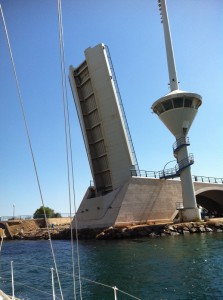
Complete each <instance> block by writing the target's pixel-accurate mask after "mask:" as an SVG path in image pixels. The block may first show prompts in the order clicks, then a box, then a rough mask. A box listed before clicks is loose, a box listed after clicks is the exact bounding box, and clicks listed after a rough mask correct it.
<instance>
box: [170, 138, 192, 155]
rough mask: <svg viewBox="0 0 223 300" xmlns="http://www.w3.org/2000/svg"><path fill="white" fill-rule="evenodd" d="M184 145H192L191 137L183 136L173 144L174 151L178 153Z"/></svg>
mask: <svg viewBox="0 0 223 300" xmlns="http://www.w3.org/2000/svg"><path fill="white" fill-rule="evenodd" d="M183 146H190V141H189V137H181V138H179V139H177V140H176V142H175V143H174V144H173V152H174V153H177V152H178V151H179V149H180V148H182V147H183Z"/></svg>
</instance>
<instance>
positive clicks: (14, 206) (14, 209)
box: [13, 203, 15, 220]
mask: <svg viewBox="0 0 223 300" xmlns="http://www.w3.org/2000/svg"><path fill="white" fill-rule="evenodd" d="M13 220H15V204H14V203H13Z"/></svg>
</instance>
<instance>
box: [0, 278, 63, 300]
mask: <svg viewBox="0 0 223 300" xmlns="http://www.w3.org/2000/svg"><path fill="white" fill-rule="evenodd" d="M0 279H3V280H4V281H9V280H8V279H7V278H5V277H0ZM16 285H22V286H25V287H27V288H29V289H31V290H34V291H37V292H40V293H42V294H46V295H49V296H53V295H52V294H51V293H48V292H46V291H42V290H40V289H37V288H34V287H33V286H30V285H27V284H25V283H23V282H20V281H17V280H16ZM55 297H56V299H62V298H59V297H57V296H55Z"/></svg>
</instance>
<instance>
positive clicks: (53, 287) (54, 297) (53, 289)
mask: <svg viewBox="0 0 223 300" xmlns="http://www.w3.org/2000/svg"><path fill="white" fill-rule="evenodd" d="M51 278H52V291H53V300H56V295H55V286H54V276H53V268H51Z"/></svg>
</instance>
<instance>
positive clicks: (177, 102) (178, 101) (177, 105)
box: [173, 97, 183, 108]
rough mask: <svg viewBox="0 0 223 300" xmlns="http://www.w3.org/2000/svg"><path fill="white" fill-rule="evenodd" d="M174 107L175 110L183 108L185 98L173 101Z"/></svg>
mask: <svg viewBox="0 0 223 300" xmlns="http://www.w3.org/2000/svg"><path fill="white" fill-rule="evenodd" d="M173 106H174V108H179V107H183V98H182V97H179V98H174V99H173Z"/></svg>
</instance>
